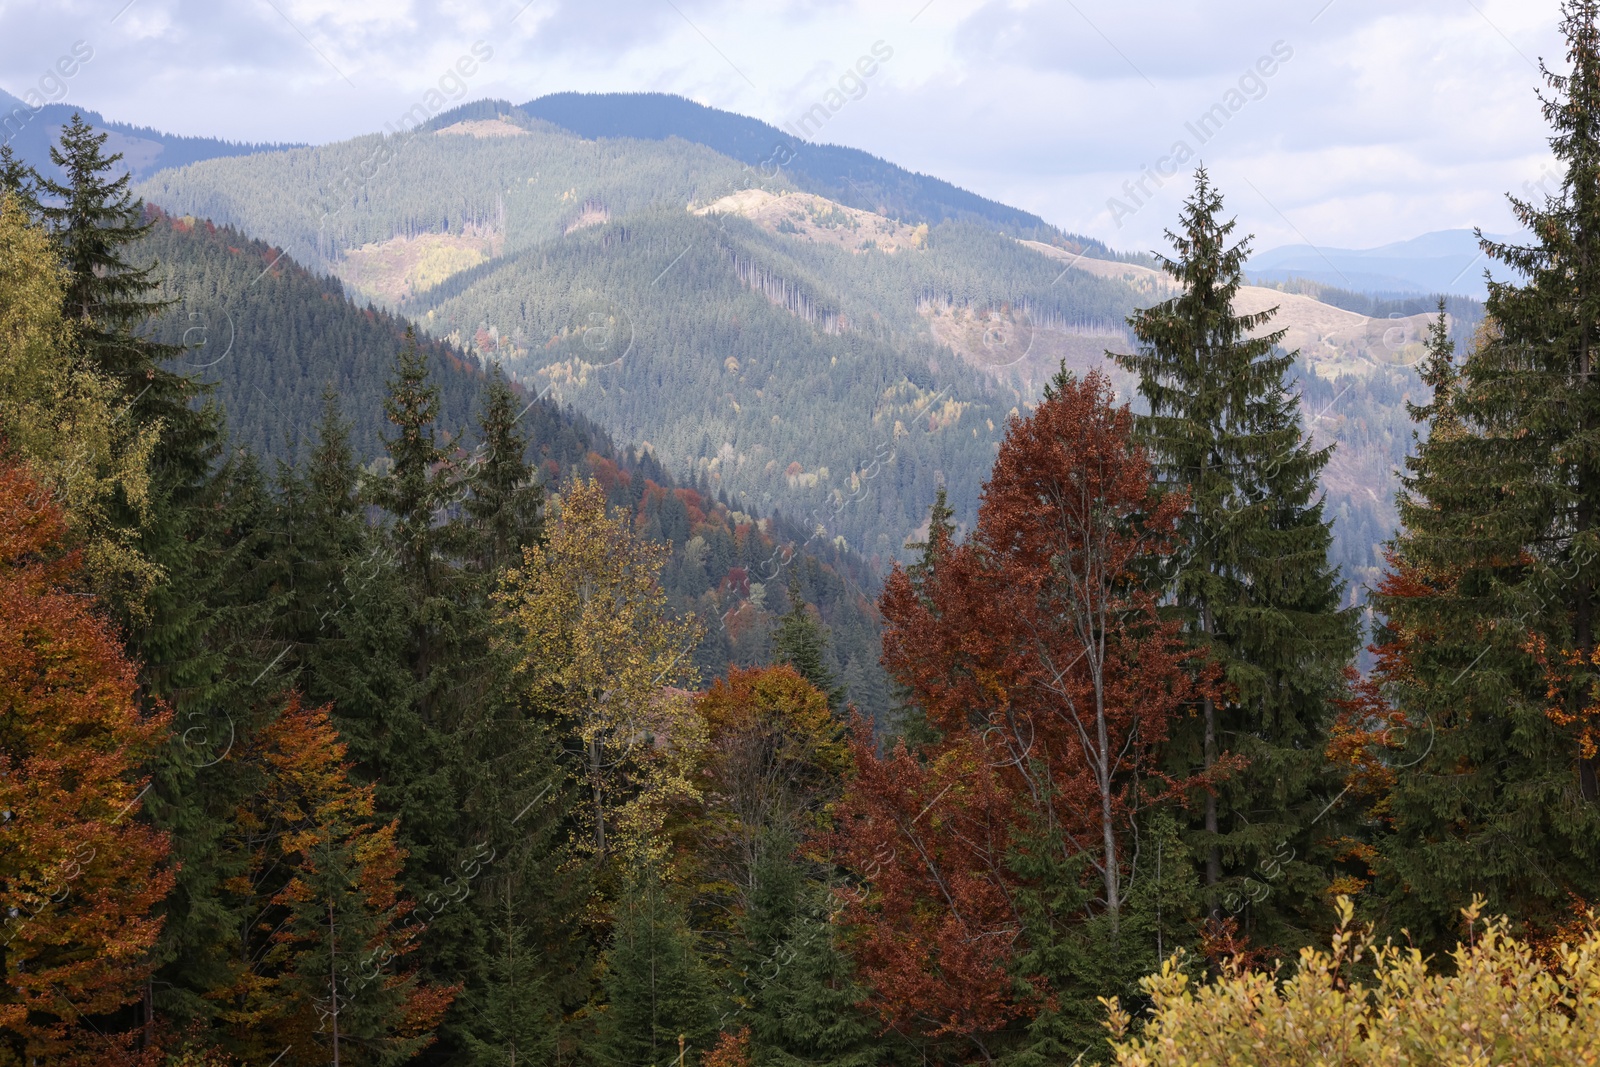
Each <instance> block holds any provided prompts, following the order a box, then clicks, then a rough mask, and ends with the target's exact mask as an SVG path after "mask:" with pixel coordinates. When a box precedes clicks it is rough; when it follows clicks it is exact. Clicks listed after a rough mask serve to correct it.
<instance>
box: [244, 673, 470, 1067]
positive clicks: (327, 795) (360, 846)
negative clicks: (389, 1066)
mask: <svg viewBox="0 0 1600 1067" xmlns="http://www.w3.org/2000/svg"><path fill="white" fill-rule="evenodd" d="M345 752H346V749H345V745H344V743H343V742H341V741H340V740H339V735H338V733H337V731H335V729H334V727H333V724H332V722H331V721H330V720H329V717H328V709H326V708H308V707H305V706H304V705H302V704H301V702H300V701H299V699H298V698H291V699H290V701H289V703H288V706H287V707H285V708H284V710H283V711H282V712H281V713H280V714H279V715H278V717H277V718H276V719H275V720H274V721H273V722H272V723H271V724H269V725H268V726H266V727H264V728H263V729H262V730H261V731H259V732H258V733H257V734H256V736H254V737H253V738H251V739H250V740H249V742H248V743H247V744H245V745H243V746H241V747H240V748H239V749H237V750H236V751H235V753H233V754H230V756H229V760H230V761H236V764H237V768H238V772H239V773H241V774H244V775H247V776H249V780H250V781H251V783H252V784H253V785H254V787H255V788H254V789H253V790H252V792H251V795H250V800H249V801H248V803H247V804H246V805H245V806H244V807H243V808H242V809H241V810H240V811H239V812H238V813H237V817H236V820H235V823H234V829H235V837H234V840H233V842H232V847H233V848H234V849H235V850H236V851H237V852H238V853H239V854H240V855H239V860H240V864H239V865H240V867H241V868H242V869H243V870H244V872H245V873H243V874H241V875H240V876H239V877H238V878H235V879H233V880H232V881H231V882H230V884H229V886H228V887H227V888H228V889H229V890H231V891H232V892H234V893H236V894H239V896H240V897H241V898H246V899H247V900H248V902H249V907H248V908H247V909H244V908H242V909H241V910H244V911H245V913H246V914H250V915H251V916H253V920H252V922H251V923H250V925H249V926H248V927H247V928H245V929H241V931H240V944H239V951H238V953H237V961H238V962H237V965H236V966H235V968H234V975H233V980H232V982H231V983H229V984H228V986H227V987H225V988H222V989H219V990H218V991H217V993H216V999H217V1000H218V1001H219V1003H220V1004H221V1006H222V1014H223V1018H224V1020H225V1021H226V1022H227V1023H228V1024H230V1025H231V1027H232V1029H233V1031H234V1049H233V1051H235V1052H237V1053H240V1054H242V1055H244V1056H246V1057H257V1056H265V1057H266V1058H271V1057H272V1056H274V1055H277V1054H279V1053H280V1051H281V1050H287V1051H283V1062H284V1063H285V1064H297V1063H305V1064H322V1063H340V1064H369V1063H371V1064H378V1063H393V1062H400V1061H403V1060H404V1059H406V1058H408V1057H409V1056H411V1055H414V1054H415V1053H416V1052H417V1051H419V1050H421V1049H422V1048H425V1047H426V1046H427V1045H429V1044H431V1043H432V1041H433V1031H434V1028H435V1027H436V1026H437V1024H438V1022H439V1020H440V1018H441V1017H442V1016H443V1014H444V1012H445V1009H446V1008H448V1007H449V1005H450V1002H451V1000H452V998H453V997H454V995H455V992H456V990H455V988H454V987H446V986H440V985H438V984H435V983H432V982H428V981H426V980H424V979H423V978H422V976H420V975H419V974H417V972H416V968H415V967H414V966H407V965H406V957H407V956H408V955H409V954H410V953H411V952H412V951H414V950H415V949H416V948H417V943H418V935H419V934H420V933H421V930H422V927H423V925H424V922H425V916H421V917H419V916H417V915H415V914H414V911H415V908H416V905H415V903H414V902H412V901H409V900H406V899H403V898H402V897H401V895H400V871H401V867H402V865H403V863H404V860H405V852H404V850H403V849H401V848H400V847H399V846H398V845H396V843H395V832H396V829H397V824H396V823H395V822H393V821H391V822H384V821H382V820H381V819H379V818H377V817H376V816H375V814H374V811H375V806H374V787H373V786H371V785H365V786H363V785H357V784H356V783H354V782H352V781H351V780H350V766H349V764H348V763H347V762H346V760H345ZM438 906H439V907H445V906H459V902H457V901H440V902H438Z"/></svg>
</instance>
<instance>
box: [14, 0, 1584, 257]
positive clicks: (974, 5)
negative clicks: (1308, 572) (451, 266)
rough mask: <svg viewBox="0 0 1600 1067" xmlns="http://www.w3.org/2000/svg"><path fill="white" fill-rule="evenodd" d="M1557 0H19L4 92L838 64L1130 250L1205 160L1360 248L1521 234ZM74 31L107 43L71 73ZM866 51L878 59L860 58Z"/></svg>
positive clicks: (802, 90) (858, 144)
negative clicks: (1516, 214) (1453, 234)
mask: <svg viewBox="0 0 1600 1067" xmlns="http://www.w3.org/2000/svg"><path fill="white" fill-rule="evenodd" d="M1559 14H1560V12H1559V4H1558V3H1557V2H1556V0H1414V2H1413V0H1270V2H1269V0H1227V2H1215V0H1213V2H1204V3H1202V2H1199V0H1191V2H1181V0H1038V2H1027V0H854V2H850V0H837V2H829V0H818V2H811V3H801V2H788V0H765V2H760V3H756V2H743V3H725V2H718V0H531V2H530V0H485V2H474V3H468V2H462V0H27V2H18V0H0V88H3V89H5V90H6V91H8V92H10V93H12V94H13V95H16V96H24V95H25V94H26V93H27V92H28V91H30V90H33V91H35V92H40V93H41V94H43V95H46V96H47V98H53V99H57V100H64V101H65V102H67V103H72V104H81V105H82V106H84V107H86V108H91V109H94V110H97V111H99V112H101V113H102V114H103V115H105V117H106V118H108V119H115V120H118V121H122V122H131V123H136V124H139V125H147V126H153V127H156V128H158V129H162V130H166V131H169V132H173V133H184V134H203V135H210V136H220V137H227V138H230V139H235V140H268V141H300V142H311V143H318V142H325V141H332V140H338V139H341V138H345V137H350V136H354V135H357V134H361V133H368V132H373V131H376V130H379V129H381V128H382V127H383V125H384V123H385V122H392V121H394V120H395V119H397V118H398V116H400V115H401V114H403V113H404V112H406V111H407V110H408V109H409V108H411V107H412V105H414V104H415V103H417V102H419V101H421V100H422V99H424V97H425V94H427V93H428V91H429V90H431V89H434V88H435V87H436V86H438V85H439V84H440V82H441V79H446V77H447V73H448V71H449V69H450V68H451V67H452V65H454V64H455V63H456V62H457V60H458V59H459V58H460V57H462V56H466V55H470V54H472V52H473V49H474V46H476V48H477V52H478V54H479V55H480V56H481V55H482V53H483V52H485V51H487V52H488V53H489V54H490V55H489V58H488V59H486V60H484V61H483V62H481V63H477V64H475V67H476V69H475V73H474V74H473V76H472V77H470V78H465V79H456V80H455V81H449V80H446V81H445V85H446V88H447V90H448V91H449V92H450V93H452V94H456V95H458V96H459V99H461V100H467V99H475V98H481V97H499V98H503V99H507V100H510V101H512V102H513V103H523V102H525V101H527V100H529V99H532V98H534V97H536V96H540V95H543V94H545V93H551V92H560V91H565V90H580V91H657V92H672V93H679V94H682V95H684V96H687V97H690V98H691V99H694V100H698V101H700V102H701V103H705V104H709V105H712V106H715V107H720V108H725V109H727V110H730V111H736V112H739V113H741V114H746V115H752V116H755V117H757V118H761V119H764V120H766V121H768V122H772V123H774V124H776V125H780V126H781V125H783V124H784V123H786V122H795V121H796V120H798V119H799V118H800V117H801V116H802V115H804V114H805V113H806V112H807V111H808V109H810V108H812V106H813V105H814V104H816V103H817V102H818V101H820V100H823V99H825V98H826V96H827V94H828V93H829V91H830V90H831V89H834V88H836V87H838V86H840V85H841V84H842V85H843V87H844V89H845V92H844V93H842V94H840V96H843V98H844V100H845V103H844V105H843V106H841V107H839V108H838V110H837V111H836V112H835V113H833V114H831V115H830V116H829V117H828V119H827V121H826V123H825V124H824V125H823V126H822V128H821V129H819V130H817V131H816V132H815V134H814V139H816V140H820V141H828V142H833V143H837V144H844V145H849V146H852V147H855V148H861V149H864V150H866V151H868V152H872V153H874V154H876V155H879V156H882V157H884V158H885V159H888V160H889V161H891V162H893V163H897V164H899V165H901V166H904V167H908V168H910V169H912V170H917V171H922V172H924V173H927V174H932V175H935V176H937V177H940V178H944V179H946V180H948V181H952V182H954V183H956V184H958V185H961V186H964V187H966V188H968V189H972V190H973V191H975V192H978V193H981V194H983V195H985V196H988V197H991V198H993V199H996V200H999V201H1002V202H1004V203H1008V204H1012V205H1015V206H1017V207H1021V208H1025V209H1027V210H1030V211H1033V212H1036V213H1037V214H1039V215H1041V216H1043V217H1044V218H1045V219H1046V220H1048V221H1049V222H1052V223H1054V224H1056V225H1058V226H1060V227H1062V228H1063V229H1065V230H1068V231H1069V232H1074V233H1083V234H1088V235H1090V236H1093V237H1097V238H1099V239H1101V240H1103V241H1105V242H1106V243H1108V244H1110V245H1111V246H1112V247H1114V248H1119V249H1138V250H1148V249H1152V248H1157V249H1162V250H1164V249H1165V242H1164V241H1163V238H1162V232H1163V230H1164V229H1166V228H1167V227H1169V226H1171V225H1173V223H1174V221H1175V218H1176V213H1177V210H1178V207H1179V204H1180V203H1181V200H1182V197H1183V194H1184V192H1185V191H1186V189H1187V188H1188V186H1189V183H1190V181H1191V180H1192V179H1191V175H1192V169H1193V167H1194V166H1195V165H1196V163H1197V162H1202V161H1203V162H1204V163H1205V165H1206V166H1207V167H1208V169H1209V170H1210V171H1211V173H1212V175H1213V177H1214V179H1215V180H1216V182H1217V184H1218V185H1219V186H1220V188H1221V189H1222V191H1223V193H1224V194H1225V196H1226V197H1227V204H1228V207H1229V209H1230V210H1231V211H1233V212H1235V213H1236V214H1237V215H1238V217H1239V219H1240V224H1241V228H1242V229H1243V230H1245V231H1249V232H1253V233H1254V234H1255V235H1256V247H1257V248H1270V247H1273V246H1275V245H1282V244H1301V243H1305V244H1312V245H1316V246H1318V247H1335V248H1365V247H1372V246H1376V245H1382V244H1387V243H1389V242H1393V241H1399V240H1404V239H1407V238H1410V237H1414V236H1417V235H1419V234H1422V233H1425V232H1429V231H1433V230H1441V229H1451V228H1457V227H1471V226H1481V227H1482V228H1483V229H1484V230H1486V231H1489V232H1491V233H1494V232H1501V233H1505V232H1511V231H1513V230H1514V229H1515V224H1514V222H1513V221H1512V218H1511V215H1510V213H1509V210H1508V208H1507V206H1506V201H1505V194H1506V193H1507V192H1511V193H1515V194H1517V195H1522V196H1525V195H1528V194H1530V193H1531V194H1534V195H1537V194H1538V190H1539V188H1540V187H1541V183H1542V185H1543V187H1544V188H1554V186H1555V184H1556V182H1557V181H1558V180H1559V179H1558V177H1557V174H1556V172H1555V170H1554V166H1553V160H1552V158H1551V156H1550V154H1549V151H1548V147H1547V144H1546V137H1547V130H1546V129H1545V127H1544V124H1543V120H1542V117H1541V115H1540V111H1539V103H1538V99H1537V97H1536V95H1535V91H1536V89H1538V88H1539V86H1540V85H1541V78H1540V75H1539V71H1538V63H1539V61H1540V59H1541V58H1542V59H1544V60H1545V61H1546V62H1547V63H1548V64H1549V65H1551V66H1552V67H1554V68H1555V69H1557V70H1561V69H1563V68H1564V66H1565V60H1564V55H1563V47H1562V42H1561V40H1560V37H1559V34H1558V33H1557V29H1556V26H1557V22H1558V20H1559ZM74 50H76V53H77V55H78V56H79V57H80V58H81V57H82V56H83V55H84V54H85V53H88V55H89V58H87V59H86V60H84V61H81V62H77V63H68V64H67V66H66V67H63V68H62V69H67V68H68V67H70V68H73V70H74V73H73V74H72V76H71V77H69V78H64V79H63V78H60V77H59V76H57V75H56V74H53V73H52V71H53V69H54V68H55V66H56V64H57V61H58V59H60V58H61V57H63V56H71V55H73V53H74ZM869 56H870V57H874V59H875V63H874V64H868V65H866V66H864V67H863V68H862V69H868V68H871V69H872V70H873V73H872V74H871V76H870V77H865V78H862V77H859V76H858V75H856V74H854V73H852V71H853V70H854V69H855V68H856V67H857V64H858V63H859V61H860V60H861V59H862V57H869ZM885 56H886V57H885ZM878 60H881V61H878ZM461 81H464V82H465V84H464V85H459V82H461ZM840 96H834V97H833V100H835V101H837V100H838V99H839V98H840ZM1206 115H1210V116H1211V118H1210V120H1209V121H1207V122H1202V121H1201V120H1202V117H1203V116H1206ZM1185 150H1186V151H1185ZM1141 183H1142V185H1141Z"/></svg>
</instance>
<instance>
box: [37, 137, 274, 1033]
mask: <svg viewBox="0 0 1600 1067" xmlns="http://www.w3.org/2000/svg"><path fill="white" fill-rule="evenodd" d="M105 140H106V135H105V134H104V133H95V132H94V131H93V130H92V129H91V128H90V127H89V126H88V124H86V123H85V122H83V121H82V119H81V117H77V116H75V117H74V119H73V121H72V122H71V123H69V124H68V125H67V126H66V127H65V128H64V129H63V130H62V133H61V138H60V143H59V145H58V146H57V147H55V148H52V150H51V158H52V159H53V160H54V161H55V162H56V164H57V165H58V166H59V167H60V168H61V170H62V172H63V175H64V179H63V180H62V181H56V180H53V179H51V180H45V181H42V182H41V183H40V190H41V192H42V194H43V198H44V201H45V204H44V206H43V207H42V208H41V214H42V216H43V218H44V220H45V222H46V224H47V225H48V227H49V229H50V231H51V236H52V240H53V242H54V244H55V246H56V251H57V254H58V256H59V258H60V261H61V264H62V267H63V269H64V271H65V277H66V287H65V294H64V301H63V304H64V306H63V313H64V317H66V318H68V319H69V320H71V321H72V323H73V328H74V336H75V343H76V345H77V349H78V351H77V358H78V359H79V360H80V361H81V363H82V365H83V366H84V367H85V368H86V369H88V370H91V371H94V372H97V373H99V374H102V375H104V376H105V377H106V378H107V379H109V380H110V381H111V382H113V383H114V384H115V386H116V388H117V392H118V396H117V398H116V402H117V404H118V407H119V409H120V411H121V413H122V417H124V418H125V419H127V420H128V421H129V422H130V423H131V424H132V425H133V426H135V427H136V428H138V429H139V430H140V431H151V432H153V433H155V435H156V436H155V439H154V441H153V442H152V449H151V453H150V464H149V486H148V491H147V492H146V493H145V494H144V498H143V499H142V500H141V501H139V502H138V503H137V506H136V504H135V502H134V501H131V500H128V499H126V497H125V496H124V497H123V498H122V499H120V500H118V501H115V502H113V505H112V506H111V508H110V509H109V511H110V515H109V521H110V523H111V524H112V525H114V526H116V527H117V528H119V529H122V530H126V531H128V535H129V539H130V540H129V543H130V544H131V545H132V546H133V547H134V548H135V550H136V551H137V552H138V553H139V555H140V556H141V557H142V558H143V559H144V560H146V561H148V563H149V564H150V565H151V566H152V567H153V568H155V569H156V573H157V574H158V575H159V580H157V581H156V582H155V583H154V584H153V586H151V587H150V588H148V589H142V588H141V589H140V590H138V591H137V593H136V594H135V593H133V592H131V591H130V590H127V589H123V588H120V587H119V588H115V589H109V590H101V591H102V592H104V593H105V594H106V602H107V605H108V607H109V608H110V609H111V611H112V613H113V614H114V616H115V617H116V618H117V621H118V622H120V623H121V624H122V626H123V629H124V633H125V636H126V640H127V643H128V648H129V653H130V655H131V656H132V657H133V658H134V659H136V660H137V661H138V662H139V663H140V664H141V668H142V670H141V678H140V682H141V695H142V697H143V698H144V699H146V700H148V701H149V702H150V703H151V705H152V706H154V705H155V702H156V701H160V702H162V703H164V704H165V705H166V706H168V707H170V708H171V709H172V711H173V714H174V720H175V722H176V724H177V728H176V729H175V731H174V734H175V738H174V742H173V744H172V745H170V746H169V747H168V748H167V749H166V750H165V751H163V752H162V753H160V754H158V756H157V757H156V758H155V759H154V760H153V761H152V766H151V768H150V770H151V777H152V782H151V788H150V791H149V793H148V794H147V796H146V808H145V811H146V815H147V817H148V818H150V819H151V821H153V822H154V823H155V825H156V826H157V827H158V828H159V829H162V830H165V831H168V832H169V833H170V834H171V838H172V841H173V844H174V858H175V859H176V860H177V867H178V876H177V884H176V886H175V888H174V891H173V893H172V894H171V895H170V896H169V897H168V898H167V900H166V901H164V902H163V904H162V905H161V907H160V909H159V913H160V916H161V918H162V920H163V925H162V929H161V937H160V940H159V942H158V944H157V946H156V950H155V953H154V958H155V960H156V962H157V964H158V971H157V974H156V977H155V979H154V980H153V982H152V983H151V984H150V986H148V987H147V991H146V996H145V998H144V1015H145V1022H146V1024H147V1025H146V1029H145V1033H146V1035H147V1037H148V1035H150V1034H151V1033H153V1030H154V1027H153V1023H154V1019H155V1016H156V1015H157V1014H158V1013H160V1014H163V1015H165V1016H166V1017H167V1018H166V1021H168V1022H170V1023H172V1024H173V1025H175V1026H178V1027H182V1026H185V1025H187V1024H188V1023H189V1021H191V1020H196V1019H204V1018H207V1017H209V1016H211V1015H213V1014H214V1013H215V1010H216V1006H215V1004H214V1003H211V1002H210V1001H208V1000H207V999H206V997H205V993H206V991H207V990H208V989H211V988H213V980H214V979H216V978H218V977H219V976H220V975H222V974H223V973H225V962H224V960H223V959H222V956H223V955H224V954H225V953H226V952H227V951H228V948H227V946H228V944H229V942H230V940H231V937H232V933H233V931H234V930H236V928H237V926H238V924H239V923H240V922H241V921H243V920H242V919H241V917H240V916H239V915H237V914H234V913H233V912H232V911H231V910H230V909H229V907H228V906H227V904H226V903H225V902H223V901H222V900H221V898H220V896H219V894H218V892H217V890H218V887H219V886H220V885H221V884H222V882H223V881H225V880H226V879H227V878H228V877H230V876H232V875H233V874H235V873H237V872H236V871H235V870H234V869H232V868H231V867H230V866H229V864H228V861H227V860H226V858H225V857H224V856H223V855H222V851H221V848H220V842H221V840H222V837H223V834H224V831H225V827H226V825H227V821H228V819H229V818H231V817H232V813H233V812H234V810H235V809H236V807H237V801H238V800H239V799H240V798H239V795H238V788H239V782H238V776H236V775H231V774H230V773H229V770H228V768H227V766H226V763H225V761H226V756H227V754H228V752H229V751H230V750H231V746H232V744H233V743H234V741H235V740H237V738H238V736H239V734H240V733H241V732H244V731H248V730H250V729H252V728H253V727H254V726H255V725H256V722H255V721H254V720H255V718H256V717H257V716H258V715H260V714H266V712H265V711H264V709H265V707H266V705H267V704H268V703H269V701H268V698H269V697H270V696H271V694H272V693H273V692H274V690H275V689H276V687H277V686H278V685H279V684H280V679H281V676H280V674H279V673H278V671H277V668H276V661H275V659H274V651H273V650H270V646H269V645H268V643H267V642H266V641H265V640H264V639H263V635H264V634H266V633H267V632H268V630H267V627H266V625H265V623H266V621H267V613H268V611H269V610H270V607H271V601H272V599H273V596H274V594H273V592H272V590H271V589H269V588H268V586H267V583H266V578H267V576H268V574H269V573H270V571H269V568H267V567H265V566H264V562H265V559H266V554H267V542H266V540H265V538H264V536H263V533H264V527H263V523H264V522H265V520H266V517H267V510H266V508H267V501H266V496H265V492H264V487H263V486H262V484H261V480H260V477H259V473H258V472H257V471H256V469H255V467H254V465H253V464H252V463H251V462H250V461H249V460H248V457H242V458H227V457H225V456H224V455H223V431H222V421H221V416H220V413H218V412H217V411H216V409H215V408H214V407H212V406H210V405H208V404H203V403H197V401H200V400H202V399H203V396H204V389H203V387H202V386H200V385H199V384H198V383H196V382H194V381H193V380H191V379H188V378H185V377H183V376H182V375H179V374H176V373H173V372H172V371H171V370H170V369H168V367H167V363H168V361H169V360H170V359H171V358H172V357H173V356H175V355H177V354H178V353H179V352H181V351H182V350H181V349H180V348H177V347H174V346H170V345H164V344H158V343H155V342H152V341H151V340H150V339H149V338H148V337H146V336H144V333H143V330H144V327H145V326H146V323H147V320H148V319H149V318H150V317H151V316H152V315H154V314H157V313H159V312H160V311H161V310H163V309H164V308H165V307H166V303H165V302H164V301H163V300H161V299H160V298H159V297H158V296H157V289H158V284H159V283H158V281H157V277H156V273H155V271H156V267H155V265H154V264H145V265H141V264H139V263H138V262H137V261H136V258H137V257H136V254H135V249H136V247H137V243H138V242H139V240H140V239H141V238H142V237H143V236H144V235H145V233H146V232H147V230H148V224H147V223H146V222H145V219H144V208H143V204H142V203H141V202H140V201H139V200H137V199H136V198H134V197H133V196H132V194H131V193H130V192H129V188H128V186H129V178H128V175H127V174H125V173H124V174H121V175H117V174H116V171H117V169H118V167H117V165H118V163H119V161H120V158H121V157H120V156H118V155H114V154H113V155H107V154H106V153H105V151H104V145H105ZM13 169H14V168H13ZM114 175H115V176H114Z"/></svg>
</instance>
